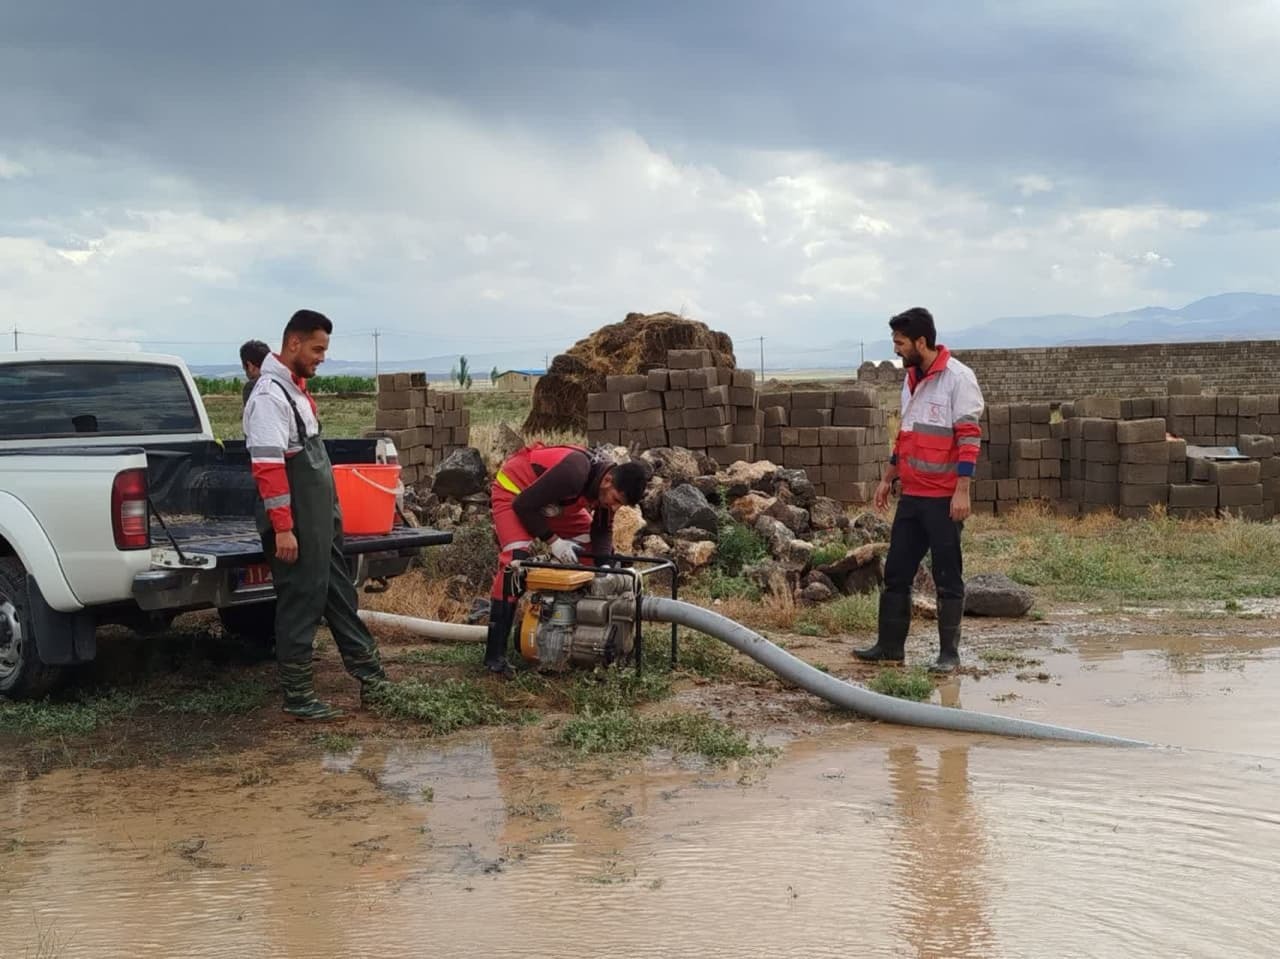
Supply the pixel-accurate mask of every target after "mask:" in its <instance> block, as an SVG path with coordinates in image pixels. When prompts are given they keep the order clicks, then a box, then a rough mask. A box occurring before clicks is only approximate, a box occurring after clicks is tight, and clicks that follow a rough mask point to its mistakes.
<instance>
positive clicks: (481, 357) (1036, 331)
mask: <svg viewBox="0 0 1280 959" xmlns="http://www.w3.org/2000/svg"><path fill="white" fill-rule="evenodd" d="M941 332H942V336H941V337H940V338H941V340H942V342H944V343H946V344H947V346H950V347H955V348H956V349H971V350H972V349H979V348H983V347H1004V348H1012V347H1019V346H1097V345H1105V344H1108V343H1112V344H1122V343H1168V342H1183V343H1186V342H1194V341H1197V340H1222V339H1235V340H1264V339H1273V338H1280V296H1275V295H1272V294H1270V293H1220V294H1218V295H1216V296H1206V297H1204V298H1203V299H1200V300H1196V301H1195V302H1194V303H1189V304H1188V305H1186V306H1184V307H1182V308H1181V309H1177V310H1171V309H1168V308H1166V307H1162V306H1146V307H1143V308H1141V309H1137V310H1127V311H1125V312H1123V313H1108V314H1106V315H1105V316H1077V315H1075V314H1072V313H1051V314H1046V315H1043V316H1008V317H1001V318H1000V319H997V320H991V321H990V322H989V323H983V324H980V325H978V326H971V327H966V328H963V329H959V330H955V331H951V330H947V329H945V328H944V329H943V330H942V331H941ZM886 334H887V330H886ZM888 340H889V338H888V336H887V335H886V336H885V337H884V338H883V339H876V340H875V341H871V340H867V341H864V342H860V341H858V340H840V341H837V342H834V343H829V344H827V345H826V346H822V347H800V346H797V347H794V348H792V347H787V346H784V345H783V338H782V337H773V338H766V340H765V366H766V370H767V371H768V372H770V373H775V372H780V371H785V370H831V369H845V370H849V371H850V372H852V371H853V370H856V369H857V368H858V364H859V363H861V362H862V360H863V359H868V360H877V361H878V360H882V359H888V358H891V357H892V356H893V351H892V349H891V348H890V346H889V342H888ZM569 345H570V344H566V347H568V346H569ZM737 353H738V363H739V365H741V366H743V367H746V368H751V369H757V368H758V364H759V354H758V352H757V351H756V349H755V348H753V345H752V343H751V342H749V341H748V342H745V343H740V344H738V345H737ZM467 359H468V361H469V362H470V364H471V369H472V370H473V371H474V372H473V374H472V375H473V376H475V378H476V379H477V380H479V379H484V378H486V377H487V376H488V375H489V371H490V370H491V369H492V368H493V367H497V368H498V370H499V371H502V370H509V369H530V368H540V367H541V366H542V365H543V363H544V362H545V357H542V356H536V357H535V356H530V355H529V353H528V352H518V351H505V352H499V353H474V354H468V355H467ZM457 362H458V357H457V355H456V354H449V355H447V356H428V357H423V358H418V359H386V360H383V361H382V362H381V363H380V364H379V366H378V369H379V370H380V371H381V372H383V373H396V372H406V371H425V372H426V374H427V376H428V378H430V379H433V380H445V379H448V377H449V371H450V370H451V369H452V368H453V367H454V365H455V364H457ZM191 369H192V371H193V372H194V373H197V374H199V375H201V376H239V375H241V373H240V367H239V366H238V365H235V364H226V363H223V364H218V365H209V366H198V365H193V366H192V367H191ZM323 372H324V373H326V374H328V375H332V376H337V375H347V376H372V375H373V373H374V366H373V363H372V362H371V361H358V360H330V361H329V362H327V363H325V365H324V367H323Z"/></svg>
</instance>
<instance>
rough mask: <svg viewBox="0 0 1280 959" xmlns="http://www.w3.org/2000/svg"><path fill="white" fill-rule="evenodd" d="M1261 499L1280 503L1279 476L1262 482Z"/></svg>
mask: <svg viewBox="0 0 1280 959" xmlns="http://www.w3.org/2000/svg"><path fill="white" fill-rule="evenodd" d="M1262 498H1263V499H1270V500H1276V501H1277V502H1280V476H1272V477H1269V478H1267V479H1264V480H1263V481H1262Z"/></svg>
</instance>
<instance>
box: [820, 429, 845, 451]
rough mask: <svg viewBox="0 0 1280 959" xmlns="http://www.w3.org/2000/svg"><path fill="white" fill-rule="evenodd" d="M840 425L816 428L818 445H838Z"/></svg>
mask: <svg viewBox="0 0 1280 959" xmlns="http://www.w3.org/2000/svg"><path fill="white" fill-rule="evenodd" d="M839 429H840V427H838V426H824V427H822V428H821V429H819V430H818V445H819V446H839V445H840V433H839Z"/></svg>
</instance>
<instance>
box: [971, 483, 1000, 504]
mask: <svg viewBox="0 0 1280 959" xmlns="http://www.w3.org/2000/svg"><path fill="white" fill-rule="evenodd" d="M973 498H974V499H975V500H993V499H995V498H996V481H995V480H974V483H973Z"/></svg>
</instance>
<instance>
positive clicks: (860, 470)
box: [840, 463, 884, 483]
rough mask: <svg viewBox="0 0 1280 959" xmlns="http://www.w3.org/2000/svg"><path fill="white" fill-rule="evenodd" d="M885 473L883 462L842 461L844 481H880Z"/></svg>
mask: <svg viewBox="0 0 1280 959" xmlns="http://www.w3.org/2000/svg"><path fill="white" fill-rule="evenodd" d="M883 473H884V465H883V464H882V463H858V464H856V465H854V464H853V463H842V464H841V465H840V480H841V482H844V483H878V482H880V477H881V475H882V474H883Z"/></svg>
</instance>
